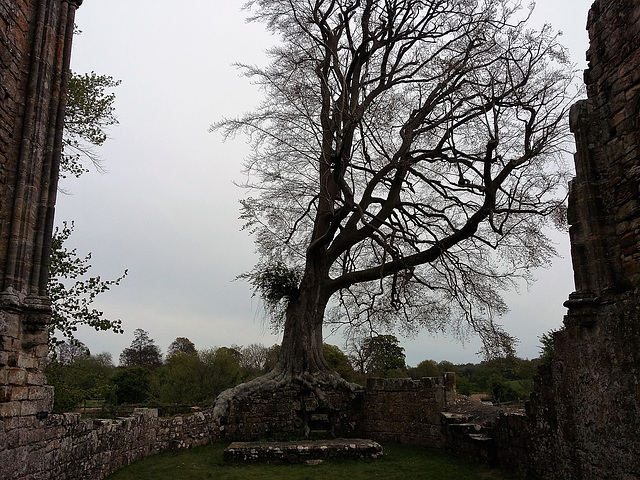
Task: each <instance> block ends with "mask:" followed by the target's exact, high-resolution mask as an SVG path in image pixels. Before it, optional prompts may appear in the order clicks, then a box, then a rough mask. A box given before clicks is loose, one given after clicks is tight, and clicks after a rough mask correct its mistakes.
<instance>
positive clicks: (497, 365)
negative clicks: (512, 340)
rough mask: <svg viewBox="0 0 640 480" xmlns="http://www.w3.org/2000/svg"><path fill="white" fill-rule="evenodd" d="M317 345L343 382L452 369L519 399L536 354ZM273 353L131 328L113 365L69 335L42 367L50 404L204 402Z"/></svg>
mask: <svg viewBox="0 0 640 480" xmlns="http://www.w3.org/2000/svg"><path fill="white" fill-rule="evenodd" d="M323 350H324V355H325V357H326V359H327V362H328V363H329V365H330V366H331V368H332V369H334V370H335V371H336V372H337V373H338V374H340V375H341V376H342V377H343V378H344V379H345V380H347V381H350V382H356V383H361V384H364V383H365V381H366V378H367V377H386V378H390V377H411V378H414V379H419V378H422V377H435V376H440V375H442V374H443V373H445V372H455V373H456V378H457V388H458V392H459V393H462V394H464V395H471V394H483V395H484V396H485V397H487V398H489V399H490V400H492V401H494V402H500V403H502V402H509V401H514V400H518V399H523V398H525V397H526V396H527V395H528V394H529V393H530V391H531V387H532V383H533V376H534V374H535V371H536V369H537V365H538V364H539V363H540V361H541V360H540V359H536V360H522V359H519V358H515V357H514V358H509V359H506V358H502V359H495V360H491V361H484V362H481V363H479V364H471V363H468V364H459V365H455V364H453V363H451V362H448V361H441V362H436V361H434V360H423V361H422V362H420V363H419V364H418V365H417V366H415V367H409V366H407V365H406V363H405V354H404V348H403V347H401V346H400V345H399V341H398V339H397V338H396V337H395V336H393V335H379V336H375V337H366V338H363V339H360V340H354V341H352V342H351V343H350V344H349V345H348V347H347V352H346V353H345V352H343V351H342V350H341V349H340V348H339V347H337V346H335V345H329V344H326V343H325V344H324V346H323ZM279 353H280V346H279V345H273V346H271V347H266V346H264V345H262V344H257V343H254V344H250V345H247V346H238V345H232V346H230V347H215V348H208V349H203V350H198V349H196V347H195V345H194V344H193V342H191V340H189V339H188V338H186V337H178V338H176V339H175V340H174V341H173V342H172V343H171V344H170V345H169V348H168V349H167V353H166V356H165V357H163V355H162V352H161V350H160V348H159V347H158V346H157V345H156V343H155V341H154V340H153V339H152V338H151V337H150V336H149V333H148V332H146V331H145V330H142V329H137V330H136V331H135V332H134V339H133V341H132V342H131V345H130V346H129V347H127V348H125V349H124V350H123V351H122V353H121V354H120V358H119V366H116V365H114V362H113V359H112V357H111V354H109V353H101V354H98V355H91V354H90V352H89V350H88V348H87V347H86V346H84V345H83V344H82V343H81V342H78V341H77V340H73V341H67V342H61V343H59V344H58V345H57V346H56V347H55V349H54V351H53V352H52V361H51V362H50V364H49V366H48V367H47V370H46V373H47V378H48V381H49V383H50V384H51V385H53V386H54V387H55V406H54V408H55V410H56V411H69V410H71V409H73V408H75V407H78V406H82V405H87V404H88V405H97V406H102V407H105V408H108V407H117V406H122V405H146V406H159V407H163V406H164V407H168V406H174V407H177V406H180V407H181V408H183V409H189V408H191V407H208V406H210V405H212V404H213V402H214V401H215V398H216V397H217V395H218V394H219V393H220V392H222V391H223V390H225V389H227V388H230V387H233V386H235V385H238V384H239V383H242V382H247V381H249V380H251V379H253V378H256V377H259V376H260V375H263V374H264V373H266V372H269V371H270V370H271V369H272V368H273V367H274V365H275V364H276V362H277V359H278V355H279Z"/></svg>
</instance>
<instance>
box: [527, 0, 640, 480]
mask: <svg viewBox="0 0 640 480" xmlns="http://www.w3.org/2000/svg"><path fill="white" fill-rule="evenodd" d="M587 29H588V30H589V37H590V47H589V51H588V53H587V58H588V60H589V69H588V70H587V71H586V72H585V84H586V86H587V99H586V100H583V101H581V102H579V103H578V104H576V105H575V106H574V107H573V109H572V111H571V118H570V121H571V129H572V131H573V132H574V134H575V137H576V154H575V165H576V178H575V179H574V180H573V181H572V182H571V186H570V196H569V223H570V224H571V229H570V236H571V256H572V260H573V268H574V275H575V286H576V291H575V292H574V293H572V294H571V295H570V298H569V300H567V302H565V306H566V307H568V309H569V310H568V313H567V315H566V316H565V319H564V324H565V328H564V329H563V330H562V331H560V332H557V333H556V334H555V335H554V355H553V359H552V361H551V362H550V364H548V365H546V366H545V367H544V368H543V369H541V370H540V376H539V377H538V379H537V382H536V386H535V388H534V393H533V394H532V396H531V402H530V404H529V410H528V412H529V414H530V417H529V418H530V419H531V420H532V422H531V429H532V430H531V438H532V448H531V449H529V451H530V452H531V453H530V454H531V458H530V459H529V467H530V470H531V472H532V477H534V478H541V479H554V480H559V479H562V480H581V479H583V480H587V479H603V478H612V479H613V478H616V479H618V478H637V475H638V472H640V455H638V452H640V437H639V436H638V432H640V387H639V386H640V348H638V347H639V345H640V295H639V294H640V190H639V188H640V0H596V1H595V2H593V5H592V7H591V10H590V12H589V19H588V22H587Z"/></svg>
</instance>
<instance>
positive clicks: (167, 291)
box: [57, 0, 590, 365]
mask: <svg viewBox="0 0 640 480" xmlns="http://www.w3.org/2000/svg"><path fill="white" fill-rule="evenodd" d="M242 3H243V2H242V1H231V0H188V1H185V2H175V1H168V0H153V1H151V0H136V1H135V2H132V1H130V0H127V1H125V0H108V1H107V0H87V1H85V2H84V4H83V5H82V7H81V8H80V9H79V10H78V13H77V17H76V23H77V25H78V27H79V28H80V30H82V34H81V35H80V36H78V37H76V38H75V40H74V50H73V57H72V68H73V70H74V71H76V72H80V73H83V72H89V71H95V72H97V73H100V74H108V75H111V76H113V77H114V78H116V79H120V80H122V84H121V85H120V86H119V87H118V88H117V89H116V90H115V92H116V95H117V100H116V113H117V116H118V119H119V122H120V124H119V125H118V126H116V127H113V128H112V129H111V130H110V137H111V139H110V140H108V141H107V143H106V144H105V146H104V147H103V148H101V149H100V154H101V156H102V157H103V158H104V159H105V167H106V169H107V171H108V173H107V174H105V175H100V174H98V173H96V172H91V173H88V174H86V175H85V176H83V177H82V178H81V179H79V180H75V179H68V180H65V181H64V183H63V184H62V186H63V188H65V189H66V190H68V191H69V192H70V195H60V196H59V198H58V206H57V219H58V223H60V222H62V221H63V220H68V221H70V220H73V221H75V225H76V227H75V232H74V234H73V235H72V237H71V239H70V243H71V244H72V245H73V246H75V247H77V248H78V251H79V253H86V252H88V251H91V252H92V253H93V259H92V265H93V266H94V269H93V270H94V274H100V275H102V276H103V277H105V278H115V277H116V276H118V275H119V274H121V273H122V271H123V270H124V269H129V272H130V273H129V275H128V276H127V278H126V279H125V280H124V281H123V283H122V284H121V286H120V287H116V288H115V289H114V290H112V291H111V292H108V293H106V294H104V295H103V297H102V298H101V299H100V300H99V301H98V307H99V308H100V309H101V310H104V312H105V315H106V316H107V317H108V318H121V319H122V321H123V326H124V328H125V330H126V333H125V334H124V335H114V334H112V333H104V332H101V333H93V332H91V331H88V330H82V331H80V332H79V333H78V337H79V338H80V339H81V340H82V341H84V342H85V343H86V344H87V345H88V346H89V348H90V349H91V351H92V352H93V353H99V352H101V351H110V352H112V353H113V355H114V360H117V357H118V355H119V353H120V352H121V351H122V349H124V348H125V347H127V346H129V344H130V342H131V340H132V338H133V330H134V329H136V328H143V329H145V330H147V331H148V332H149V334H150V336H151V338H153V339H155V340H156V343H157V344H158V345H159V346H160V347H161V348H162V350H163V351H165V350H166V348H167V346H168V345H169V343H170V342H171V341H172V340H174V339H175V338H176V337H178V336H185V337H188V338H189V339H191V340H192V341H193V342H194V343H195V344H196V346H197V347H198V348H208V347H213V346H223V345H231V344H239V345H247V344H249V343H254V342H259V343H263V344H265V345H272V344H273V343H276V342H279V338H278V337H276V336H272V335H271V334H270V332H269V330H268V328H267V327H266V326H265V324H264V322H263V321H262V318H261V316H260V313H259V305H258V303H257V301H256V300H254V299H252V298H251V292H250V290H249V288H248V286H247V285H246V284H245V283H243V282H241V281H234V278H235V277H236V275H238V274H240V273H242V272H244V271H246V270H248V269H250V268H251V266H252V265H253V263H254V261H255V257H254V255H253V243H252V240H251V238H250V237H249V236H248V234H247V233H246V232H244V231H241V222H240V221H239V220H238V218H237V217H238V213H239V210H238V201H237V200H238V198H240V197H241V196H242V194H243V192H242V190H241V189H239V188H237V187H235V186H234V184H233V182H234V181H239V180H242V176H241V173H240V170H241V163H242V159H243V158H244V156H245V155H246V154H247V153H248V149H247V147H246V145H245V143H244V140H243V139H242V138H237V139H236V140H234V141H228V142H226V143H223V142H222V141H221V138H220V135H219V134H216V133H213V134H211V133H208V127H209V125H210V124H211V123H213V122H215V121H216V120H218V119H220V118H221V117H223V116H237V115H239V114H241V113H242V112H244V111H246V110H249V109H251V108H252V106H254V105H255V104H256V103H257V102H258V101H259V99H260V96H259V92H258V90H257V88H255V87H254V86H252V85H251V84H250V83H249V81H248V80H247V79H245V78H243V77H239V75H238V71H237V70H236V69H235V68H234V67H233V66H232V63H234V62H243V63H257V64H264V62H265V58H264V55H263V51H264V49H265V48H266V47H268V46H269V45H270V44H272V43H273V41H274V39H273V38H272V37H270V36H269V35H267V34H266V33H265V32H264V31H263V28H262V26H261V25H259V24H247V23H245V21H244V18H245V14H244V12H242V11H241V10H240V7H241V5H242ZM525 3H526V2H525ZM537 5H538V6H537V8H536V11H535V13H534V18H533V20H534V25H540V24H542V23H543V22H549V23H551V24H552V25H553V27H554V29H556V30H562V31H563V33H564V36H563V39H562V41H563V43H564V44H565V45H566V46H567V47H568V48H569V50H570V53H571V56H572V60H573V61H574V62H575V63H577V64H578V67H579V68H580V69H583V68H585V67H586V62H585V61H584V58H585V51H586V49H587V47H588V42H587V35H586V32H585V24H586V18H587V11H588V8H589V5H590V2H588V1H587V0H538V1H537ZM557 239H558V240H557V241H558V248H559V250H560V252H561V254H563V255H564V256H565V258H564V259H558V260H556V261H555V262H554V266H553V267H552V268H551V269H549V270H543V271H540V272H539V273H538V274H537V277H538V279H539V281H538V282H537V283H536V285H534V287H533V288H532V289H531V290H530V291H528V292H527V291H526V289H524V290H523V291H521V292H520V293H519V294H516V293H510V294H508V295H507V299H508V303H509V305H510V308H511V312H510V313H509V314H507V315H506V316H505V317H504V318H502V319H501V320H500V323H502V324H504V325H505V327H506V329H507V330H508V331H509V332H511V333H513V334H515V335H516V336H518V337H519V338H520V340H521V344H520V346H519V348H518V354H519V355H520V356H522V357H526V358H532V357H536V356H537V352H538V346H537V345H538V339H537V337H538V336H539V335H541V334H542V333H544V332H545V331H548V330H549V329H551V328H556V327H558V326H559V325H560V324H561V322H562V316H563V314H564V312H565V309H564V308H563V307H562V302H563V301H564V300H566V299H567V297H568V294H569V293H570V292H571V291H572V290H573V279H572V275H571V268H570V261H569V253H568V250H569V249H568V239H567V238H566V237H565V236H564V235H561V234H558V235H557ZM326 341H327V342H328V343H332V344H335V345H338V346H340V347H343V346H344V339H343V338H342V337H340V336H333V337H330V338H327V339H326ZM402 344H403V346H404V347H405V348H406V353H407V362H408V363H409V364H411V365H415V364H417V363H418V362H420V361H421V360H424V359H427V358H433V359H435V360H443V359H447V360H451V361H453V362H467V361H472V362H475V361H479V358H478V357H477V356H476V355H475V353H476V352H477V351H478V349H479V346H478V344H477V342H475V341H471V342H470V343H469V344H466V345H461V344H460V343H458V342H457V341H455V340H453V339H450V338H447V337H438V338H431V337H430V336H428V335H426V334H425V335H419V336H418V337H417V338H413V339H402Z"/></svg>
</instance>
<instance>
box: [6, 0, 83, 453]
mask: <svg viewBox="0 0 640 480" xmlns="http://www.w3.org/2000/svg"><path fill="white" fill-rule="evenodd" d="M81 3H82V0H15V1H11V2H2V3H0V98H1V101H0V422H1V421H2V420H5V427H6V426H7V425H8V419H10V418H12V417H17V416H21V417H22V416H31V415H34V416H35V415H36V414H37V415H38V416H39V417H43V416H45V415H46V413H47V412H49V411H50V410H51V407H52V403H53V391H52V388H51V387H48V386H46V384H45V383H46V380H45V378H44V374H43V373H42V369H43V368H44V365H45V360H46V356H47V325H48V323H49V320H50V317H51V307H50V301H49V299H48V298H47V295H46V285H47V278H48V263H49V261H48V259H49V253H50V248H51V234H52V229H53V216H54V206H55V201H56V192H57V183H58V170H59V165H60V155H61V149H62V128H63V120H64V109H65V104H66V88H67V84H68V80H69V63H70V56H71V41H72V36H73V26H74V16H75V11H76V8H77V7H79V6H80V4H81ZM0 428H2V425H1V423H0ZM1 434H2V432H1V431H0V435H1ZM1 443H2V442H0V448H1V447H2V445H1Z"/></svg>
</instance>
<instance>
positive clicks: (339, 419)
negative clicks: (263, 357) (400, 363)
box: [222, 373, 455, 447]
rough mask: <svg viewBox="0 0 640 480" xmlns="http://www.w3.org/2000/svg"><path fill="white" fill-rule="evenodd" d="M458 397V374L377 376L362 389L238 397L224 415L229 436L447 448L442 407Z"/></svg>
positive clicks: (295, 390) (294, 389)
mask: <svg viewBox="0 0 640 480" xmlns="http://www.w3.org/2000/svg"><path fill="white" fill-rule="evenodd" d="M454 397H455V375H454V374H453V373H448V374H446V375H445V376H443V377H442V378H423V379H422V380H411V379H408V378H397V379H396V378H389V379H384V378H372V379H368V381H367V386H366V388H365V389H363V390H362V391H357V392H346V391H344V390H340V389H333V388H327V389H324V390H323V391H322V392H321V393H320V392H317V391H308V390H304V389H302V388H301V387H299V386H295V385H291V386H289V387H287V388H279V389H278V390H276V391H267V390H262V391H258V392H256V393H254V394H252V395H248V396H246V397H244V398H242V399H239V400H234V401H233V402H232V403H231V405H230V407H229V414H228V416H227V417H225V418H224V419H223V426H222V434H223V435H224V437H225V438H227V439H229V440H259V439H296V438H307V437H311V438H333V437H362V438H372V439H374V440H378V441H394V442H402V443H411V444H419V445H426V446H433V447H443V446H444V444H443V438H442V434H441V428H440V424H441V412H442V411H443V410H446V409H447V408H448V407H449V406H450V405H451V404H452V403H453V402H454Z"/></svg>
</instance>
